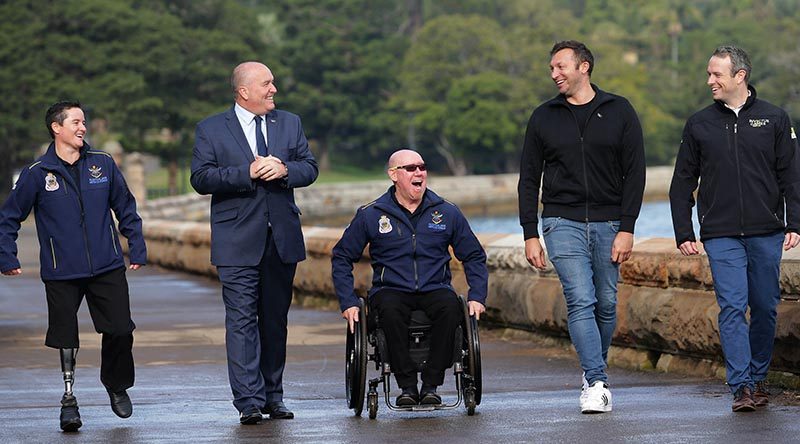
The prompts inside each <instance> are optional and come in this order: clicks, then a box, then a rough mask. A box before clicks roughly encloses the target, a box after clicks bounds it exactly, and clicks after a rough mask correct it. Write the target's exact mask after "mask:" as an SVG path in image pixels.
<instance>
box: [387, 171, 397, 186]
mask: <svg viewBox="0 0 800 444" xmlns="http://www.w3.org/2000/svg"><path fill="white" fill-rule="evenodd" d="M386 173H387V174H388V175H389V179H392V182H393V183H396V182H397V170H386Z"/></svg>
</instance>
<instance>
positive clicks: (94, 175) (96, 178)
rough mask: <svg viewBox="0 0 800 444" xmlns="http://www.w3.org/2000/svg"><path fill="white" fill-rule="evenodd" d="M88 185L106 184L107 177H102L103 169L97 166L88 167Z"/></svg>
mask: <svg viewBox="0 0 800 444" xmlns="http://www.w3.org/2000/svg"><path fill="white" fill-rule="evenodd" d="M89 176H91V177H89V183H90V184H98V183H105V182H108V176H104V175H103V169H102V168H100V167H99V166H97V165H92V166H90V167H89Z"/></svg>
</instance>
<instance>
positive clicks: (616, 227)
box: [608, 220, 619, 233]
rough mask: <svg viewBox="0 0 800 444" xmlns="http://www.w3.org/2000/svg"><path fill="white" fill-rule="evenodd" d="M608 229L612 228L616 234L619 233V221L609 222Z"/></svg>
mask: <svg viewBox="0 0 800 444" xmlns="http://www.w3.org/2000/svg"><path fill="white" fill-rule="evenodd" d="M608 227H609V228H611V231H613V232H614V233H619V221H618V220H610V221H608Z"/></svg>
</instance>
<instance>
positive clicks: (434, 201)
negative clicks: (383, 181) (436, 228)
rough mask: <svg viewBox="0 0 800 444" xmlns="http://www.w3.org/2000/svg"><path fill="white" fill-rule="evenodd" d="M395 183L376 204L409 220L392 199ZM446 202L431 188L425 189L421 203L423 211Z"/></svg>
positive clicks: (396, 215)
mask: <svg viewBox="0 0 800 444" xmlns="http://www.w3.org/2000/svg"><path fill="white" fill-rule="evenodd" d="M394 190H395V188H394V185H392V186H390V187H389V189H388V190H387V191H386V192H385V193H383V194H382V195H381V197H379V198H378V199H377V200H376V201H375V206H376V207H377V208H380V209H381V210H384V211H386V212H387V213H389V214H391V215H393V216H394V217H396V218H398V219H400V220H404V221H407V220H408V219H407V218H406V216H405V214H404V213H403V211H402V210H400V208H398V206H397V204H396V203H395V202H394V200H393V199H392V194H394ZM442 202H444V199H442V198H441V197H439V195H438V194H436V193H434V192H433V191H431V190H430V188H428V189H426V190H425V195H424V196H423V197H422V203H420V208H421V211H426V210H427V209H428V208H429V207H432V206H434V205H438V204H440V203H442Z"/></svg>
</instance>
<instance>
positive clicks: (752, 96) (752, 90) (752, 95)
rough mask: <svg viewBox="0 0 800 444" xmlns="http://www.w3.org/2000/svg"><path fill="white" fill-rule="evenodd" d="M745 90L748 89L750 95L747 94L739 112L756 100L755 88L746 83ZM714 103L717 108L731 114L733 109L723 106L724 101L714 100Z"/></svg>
mask: <svg viewBox="0 0 800 444" xmlns="http://www.w3.org/2000/svg"><path fill="white" fill-rule="evenodd" d="M747 90H748V91H750V95H749V96H747V100H745V102H744V106H742V109H741V110H740V111H739V112H741V111H744V110H746V109H748V108H750V107H751V106H753V103H755V101H756V95H757V93H756V89H755V88H754V87H753V86H752V85H747ZM714 103H715V104H716V105H717V108H718V109H719V110H721V111H723V112H729V113H732V114H733V110H732V109H730V108H728V107H727V106H725V102H723V101H722V100H715V101H714Z"/></svg>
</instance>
